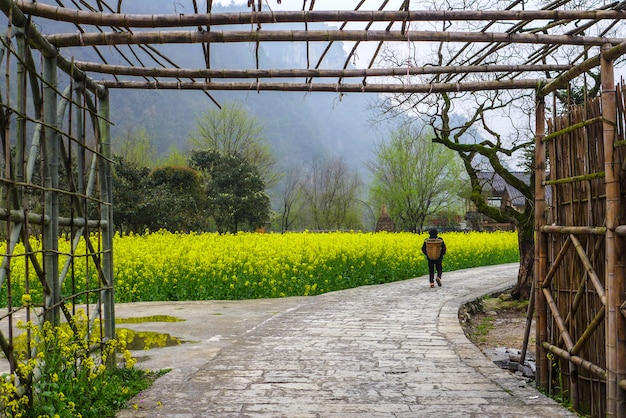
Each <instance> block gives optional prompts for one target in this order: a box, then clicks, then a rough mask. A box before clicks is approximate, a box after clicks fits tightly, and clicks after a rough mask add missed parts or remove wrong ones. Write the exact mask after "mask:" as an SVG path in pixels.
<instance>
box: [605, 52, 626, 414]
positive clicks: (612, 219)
mask: <svg viewBox="0 0 626 418" xmlns="http://www.w3.org/2000/svg"><path fill="white" fill-rule="evenodd" d="M609 50H610V45H608V44H605V45H603V47H602V52H603V54H602V59H601V62H600V64H601V66H600V68H601V73H600V75H601V81H602V96H601V97H602V116H603V117H604V120H605V122H604V123H603V138H604V166H605V172H606V176H605V188H606V240H605V245H606V289H607V305H606V306H607V309H608V312H607V321H606V339H607V341H606V365H607V416H608V417H623V416H626V392H624V390H622V389H620V387H619V384H618V382H619V381H620V380H624V378H626V321H625V319H624V317H623V316H622V314H621V312H620V306H621V304H622V297H623V295H624V290H625V286H624V277H623V269H621V268H619V267H618V266H617V265H618V263H619V262H620V260H619V258H618V254H619V255H620V257H621V254H622V251H623V246H622V240H621V238H620V237H619V236H618V235H616V234H615V228H616V227H617V226H618V225H619V217H620V199H621V195H620V184H619V180H620V179H619V170H620V164H619V161H616V158H615V155H614V147H613V144H614V142H615V139H616V134H615V133H616V99H617V97H616V93H615V81H614V69H613V62H612V61H611V60H607V59H605V57H606V56H608V55H609V54H606V52H607V51H609Z"/></svg>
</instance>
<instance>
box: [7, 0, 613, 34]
mask: <svg viewBox="0 0 626 418" xmlns="http://www.w3.org/2000/svg"><path fill="white" fill-rule="evenodd" d="M15 3H16V5H17V6H18V7H19V8H20V9H21V10H22V11H23V12H24V13H26V14H30V15H33V16H39V17H45V18H48V19H52V20H57V21H63V22H71V23H76V24H87V25H98V26H118V27H139V28H148V27H150V28H156V27H184V26H219V25H250V24H257V23H304V22H308V23H310V22H348V21H350V22H418V21H420V22H426V21H467V20H479V21H480V20H484V21H489V20H500V21H502V20H526V21H530V20H537V19H539V20H577V19H593V20H603V19H611V20H612V19H622V18H623V17H624V15H623V13H621V12H620V11H616V10H406V11H405V10H401V11H381V10H378V11H374V10H372V11H370V10H367V11H364V10H308V11H304V10H303V11H272V12H238V13H232V12H229V13H194V14H153V15H146V14H122V13H102V12H92V11H82V10H75V9H70V8H66V7H55V6H50V5H46V4H43V3H38V2H33V1H26V0H16V1H15Z"/></svg>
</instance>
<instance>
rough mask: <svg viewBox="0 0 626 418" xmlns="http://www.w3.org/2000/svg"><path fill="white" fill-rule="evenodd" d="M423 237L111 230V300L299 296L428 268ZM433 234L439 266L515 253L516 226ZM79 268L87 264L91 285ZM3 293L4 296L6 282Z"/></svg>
mask: <svg viewBox="0 0 626 418" xmlns="http://www.w3.org/2000/svg"><path fill="white" fill-rule="evenodd" d="M426 237H427V235H426V234H421V235H420V234H412V233H362V232H333V233H309V232H301V233H286V234H258V233H238V234H235V235H219V234H213V233H207V234H175V233H169V232H165V231H159V232H155V233H150V234H146V235H142V236H138V235H134V236H133V235H131V236H124V237H120V236H117V237H115V240H114V247H113V248H114V267H115V287H116V289H115V295H116V301H119V302H134V301H163V300H208V299H217V300H223V299H252V298H274V297H285V296H303V295H305V296H306V295H315V294H320V293H324V292H329V291H334V290H339V289H346V288H351V287H356V286H361V285H368V284H376V283H386V282H391V281H396V280H404V279H408V278H413V277H417V276H422V275H425V274H427V265H426V262H425V259H424V256H423V254H422V252H421V246H422V243H423V242H424V239H425V238H426ZM441 237H442V238H443V239H444V240H445V242H446V245H447V247H448V252H447V254H446V256H445V259H444V272H445V271H452V270H458V269H463V268H469V267H477V266H485V265H493V264H501V263H509V262H515V261H518V260H519V253H518V249H517V234H516V233H512V232H496V233H478V232H470V233H444V234H441ZM33 246H34V247H35V248H37V247H39V246H38V245H37V244H36V243H33ZM59 247H60V251H61V252H68V251H69V242H66V241H59ZM83 247H84V245H83ZM16 251H20V249H19V248H18V249H17V250H16ZM21 251H23V250H21ZM81 251H82V254H84V252H85V251H84V249H82V250H81V248H79V249H78V251H77V253H78V254H81ZM90 263H91V264H93V263H92V262H91V260H90V259H88V258H87V257H82V258H80V259H78V262H77V263H76V265H75V267H74V270H73V276H72V278H71V279H70V278H68V279H66V280H65V281H64V283H63V288H64V290H65V293H66V294H69V293H70V292H71V287H73V288H74V290H77V291H81V290H84V289H85V288H86V287H89V288H95V287H96V286H97V275H96V271H95V269H94V268H93V266H91V267H89V265H90ZM23 264H24V263H23V262H22V263H14V264H13V265H12V270H11V274H12V282H13V285H14V287H13V290H12V291H13V300H14V301H18V302H17V303H18V304H19V303H20V302H21V301H22V299H21V296H22V294H23V293H24V292H23V289H20V287H19V283H23V277H24V269H25V267H24V265H23ZM85 271H89V272H90V273H89V284H86V282H85V273H84V272H85ZM444 274H445V273H444ZM16 283H17V284H18V286H17V287H15V285H16ZM4 287H5V288H6V286H4ZM2 292H3V293H2V294H3V295H4V297H3V301H4V304H6V290H3V291H2ZM30 294H31V296H32V300H33V302H35V303H36V302H39V303H40V301H41V289H38V287H37V286H33V285H32V283H31V291H30ZM14 303H15V302H14Z"/></svg>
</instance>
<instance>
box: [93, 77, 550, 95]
mask: <svg viewBox="0 0 626 418" xmlns="http://www.w3.org/2000/svg"><path fill="white" fill-rule="evenodd" d="M542 82H543V81H542V80H502V81H479V82H468V83H433V84H370V83H367V84H322V83H269V82H261V81H259V82H255V81H252V82H248V83H243V82H241V83H229V82H223V83H216V82H208V83H205V82H200V81H192V82H183V81H181V82H176V81H114V80H105V81H101V82H100V84H101V85H102V86H104V87H106V88H108V89H118V88H125V89H154V90H229V91H301V92H313V91H316V92H330V93H442V92H450V93H452V92H461V91H480V90H522V89H536V88H538V87H540V86H541V84H542Z"/></svg>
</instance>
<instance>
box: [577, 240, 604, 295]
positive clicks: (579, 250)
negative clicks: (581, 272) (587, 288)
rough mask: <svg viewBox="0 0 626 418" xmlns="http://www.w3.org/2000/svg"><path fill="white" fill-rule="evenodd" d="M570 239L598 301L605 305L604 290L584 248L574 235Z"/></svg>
mask: <svg viewBox="0 0 626 418" xmlns="http://www.w3.org/2000/svg"><path fill="white" fill-rule="evenodd" d="M570 239H571V240H572V244H573V245H574V248H576V252H577V253H578V258H579V259H580V261H581V262H582V263H583V266H584V267H585V271H586V272H587V275H588V276H589V279H590V280H591V283H592V284H593V287H594V288H595V290H596V293H597V294H598V297H599V298H600V301H602V304H603V305H604V306H606V304H607V297H606V294H605V291H604V286H603V285H602V282H601V281H600V278H599V277H598V275H597V274H596V272H595V270H594V269H593V265H592V264H591V261H590V260H589V257H587V253H586V252H585V249H584V248H583V247H582V245H581V244H580V241H578V239H577V238H576V237H575V236H574V235H570Z"/></svg>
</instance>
